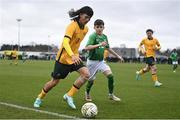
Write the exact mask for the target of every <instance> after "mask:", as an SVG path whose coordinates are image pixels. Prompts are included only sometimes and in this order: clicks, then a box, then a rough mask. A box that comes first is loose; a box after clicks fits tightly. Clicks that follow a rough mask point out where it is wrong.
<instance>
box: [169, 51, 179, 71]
mask: <svg viewBox="0 0 180 120" xmlns="http://www.w3.org/2000/svg"><path fill="white" fill-rule="evenodd" d="M177 56H178V54H177V51H176V49H174V50H173V51H172V53H171V55H170V58H171V60H172V64H173V72H176V69H177V67H178V60H177Z"/></svg>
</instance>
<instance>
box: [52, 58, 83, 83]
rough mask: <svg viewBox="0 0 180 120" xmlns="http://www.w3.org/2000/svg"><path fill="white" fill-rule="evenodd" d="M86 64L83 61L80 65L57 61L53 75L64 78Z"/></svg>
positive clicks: (56, 77) (55, 77)
mask: <svg viewBox="0 0 180 120" xmlns="http://www.w3.org/2000/svg"><path fill="white" fill-rule="evenodd" d="M84 66H85V65H84V64H83V63H82V62H81V63H80V64H79V65H74V64H72V65H66V64H62V63H59V62H58V61H56V62H55V65H54V71H53V72H52V73H51V76H52V77H53V78H54V79H64V78H66V76H67V75H68V74H69V73H70V72H73V71H77V70H79V69H80V68H82V67H84Z"/></svg>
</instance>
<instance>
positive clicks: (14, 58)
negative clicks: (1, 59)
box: [10, 49, 18, 65]
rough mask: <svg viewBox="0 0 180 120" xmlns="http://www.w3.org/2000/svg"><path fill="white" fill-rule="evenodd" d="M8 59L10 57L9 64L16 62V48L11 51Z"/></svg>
mask: <svg viewBox="0 0 180 120" xmlns="http://www.w3.org/2000/svg"><path fill="white" fill-rule="evenodd" d="M10 59H12V61H11V63H10V65H12V64H13V63H14V64H15V65H17V64H18V53H17V50H16V49H14V50H13V51H12V52H11V55H10Z"/></svg>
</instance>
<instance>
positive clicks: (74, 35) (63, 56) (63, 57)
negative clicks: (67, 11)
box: [56, 21, 88, 65]
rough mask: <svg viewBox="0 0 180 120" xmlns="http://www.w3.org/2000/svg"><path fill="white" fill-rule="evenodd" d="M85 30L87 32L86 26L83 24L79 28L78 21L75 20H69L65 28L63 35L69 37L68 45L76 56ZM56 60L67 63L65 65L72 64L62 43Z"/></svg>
mask: <svg viewBox="0 0 180 120" xmlns="http://www.w3.org/2000/svg"><path fill="white" fill-rule="evenodd" d="M87 32H88V27H87V26H84V28H80V26H79V24H78V22H76V21H73V22H71V23H70V24H69V25H68V27H67V28H66V32H65V36H64V37H67V38H69V39H70V42H69V45H70V47H71V49H72V51H73V53H74V54H75V55H77V56H79V52H78V49H79V46H80V43H81V41H82V40H83V38H84V37H85V35H86V33H87ZM56 61H58V62H60V63H62V64H67V65H71V64H73V61H72V58H71V56H69V55H68V53H67V52H66V50H65V49H64V47H63V45H62V44H61V46H60V49H59V51H58V53H57V56H56Z"/></svg>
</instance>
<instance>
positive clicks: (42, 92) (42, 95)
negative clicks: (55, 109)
mask: <svg viewBox="0 0 180 120" xmlns="http://www.w3.org/2000/svg"><path fill="white" fill-rule="evenodd" d="M46 94H47V93H46V92H45V91H44V89H42V91H41V93H40V94H39V95H38V98H40V99H43V98H44V97H45V96H46Z"/></svg>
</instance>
